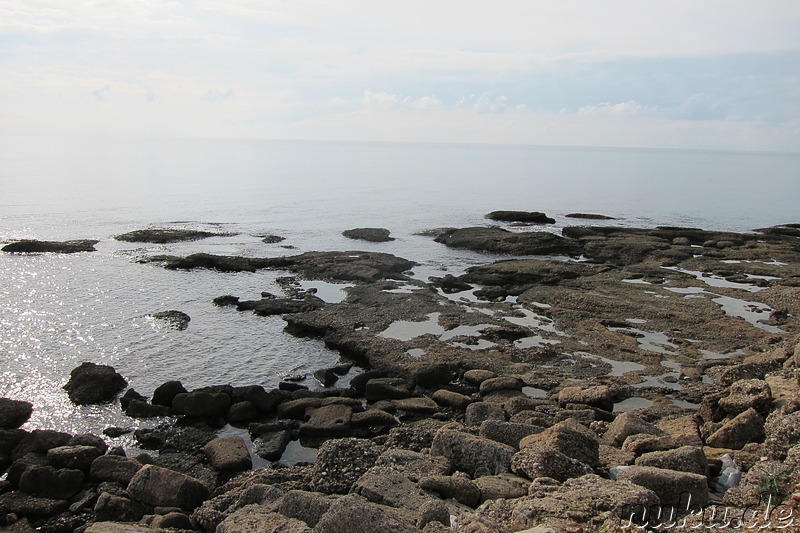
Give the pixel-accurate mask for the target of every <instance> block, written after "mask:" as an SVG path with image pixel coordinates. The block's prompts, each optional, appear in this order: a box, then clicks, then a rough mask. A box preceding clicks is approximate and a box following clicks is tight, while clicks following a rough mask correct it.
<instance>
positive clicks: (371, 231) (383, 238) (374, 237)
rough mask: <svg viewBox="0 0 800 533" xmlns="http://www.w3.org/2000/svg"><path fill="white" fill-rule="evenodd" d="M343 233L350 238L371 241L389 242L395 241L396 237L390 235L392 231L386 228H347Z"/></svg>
mask: <svg viewBox="0 0 800 533" xmlns="http://www.w3.org/2000/svg"><path fill="white" fill-rule="evenodd" d="M342 235H344V236H345V237H347V238H348V239H358V240H362V241H369V242H388V241H393V240H394V238H393V237H390V236H389V235H390V231H389V230H388V229H385V228H354V229H347V230H344V231H343V232H342Z"/></svg>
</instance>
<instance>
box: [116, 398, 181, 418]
mask: <svg viewBox="0 0 800 533" xmlns="http://www.w3.org/2000/svg"><path fill="white" fill-rule="evenodd" d="M125 414H126V415H128V416H129V417H131V418H156V417H159V416H170V415H171V414H172V409H170V408H169V407H165V406H163V405H153V404H149V403H147V402H143V401H142V400H131V401H130V402H128V407H127V408H125Z"/></svg>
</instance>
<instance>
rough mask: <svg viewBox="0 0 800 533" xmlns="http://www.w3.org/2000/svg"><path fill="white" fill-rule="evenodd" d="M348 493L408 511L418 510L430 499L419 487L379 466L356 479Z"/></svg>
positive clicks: (401, 475) (398, 474) (400, 475)
mask: <svg viewBox="0 0 800 533" xmlns="http://www.w3.org/2000/svg"><path fill="white" fill-rule="evenodd" d="M350 492H351V493H353V494H358V495H360V496H363V497H364V498H366V499H367V500H369V501H370V502H372V503H379V504H382V505H387V506H389V507H396V508H401V507H402V508H405V509H409V510H415V509H418V508H419V507H420V506H421V505H422V504H424V503H425V502H426V501H428V500H429V499H430V496H429V495H428V494H426V493H425V491H424V490H422V489H421V488H420V486H419V485H417V484H416V483H414V482H413V481H411V480H410V479H409V478H407V477H406V476H404V475H403V474H400V473H398V472H393V471H391V470H390V469H384V468H382V467H379V466H378V467H373V468H370V469H369V470H368V471H367V472H366V473H365V474H364V475H363V476H361V477H360V478H358V481H356V482H355V483H354V484H353V487H352V488H351V489H350Z"/></svg>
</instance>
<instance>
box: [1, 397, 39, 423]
mask: <svg viewBox="0 0 800 533" xmlns="http://www.w3.org/2000/svg"><path fill="white" fill-rule="evenodd" d="M32 413H33V404H32V403H30V402H24V401H21V400H12V399H10V398H0V429H16V428H18V427H20V426H21V425H22V424H24V423H25V422H27V421H28V419H29V418H30V417H31V414H32Z"/></svg>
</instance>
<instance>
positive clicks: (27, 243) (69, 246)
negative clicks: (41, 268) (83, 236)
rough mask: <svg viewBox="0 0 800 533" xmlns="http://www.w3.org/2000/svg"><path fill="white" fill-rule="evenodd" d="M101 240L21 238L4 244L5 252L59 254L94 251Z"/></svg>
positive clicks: (3, 249)
mask: <svg viewBox="0 0 800 533" xmlns="http://www.w3.org/2000/svg"><path fill="white" fill-rule="evenodd" d="M98 242H100V241H96V240H82V241H63V242H57V241H37V240H21V241H17V242H12V243H11V244H7V245H5V246H3V248H2V251H4V252H16V253H57V254H74V253H76V252H94V251H95V247H94V245H95V244H97V243H98Z"/></svg>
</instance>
